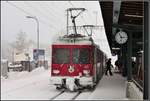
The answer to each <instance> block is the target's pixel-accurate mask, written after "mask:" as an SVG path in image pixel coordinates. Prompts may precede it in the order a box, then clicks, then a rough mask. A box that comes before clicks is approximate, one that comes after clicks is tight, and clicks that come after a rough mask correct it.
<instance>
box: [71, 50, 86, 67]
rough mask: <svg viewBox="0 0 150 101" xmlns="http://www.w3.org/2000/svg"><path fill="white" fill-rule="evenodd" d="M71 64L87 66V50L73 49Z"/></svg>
mask: <svg viewBox="0 0 150 101" xmlns="http://www.w3.org/2000/svg"><path fill="white" fill-rule="evenodd" d="M73 63H75V64H78V63H79V64H88V63H89V50H88V49H87V48H79V49H78V48H76V49H73Z"/></svg>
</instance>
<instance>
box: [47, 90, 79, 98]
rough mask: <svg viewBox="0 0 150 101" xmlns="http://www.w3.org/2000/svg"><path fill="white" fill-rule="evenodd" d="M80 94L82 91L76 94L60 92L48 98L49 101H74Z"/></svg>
mask: <svg viewBox="0 0 150 101" xmlns="http://www.w3.org/2000/svg"><path fill="white" fill-rule="evenodd" d="M81 93H82V91H78V92H68V91H61V92H60V93H58V94H57V95H55V96H54V97H52V98H50V100H58V99H62V100H66V99H67V100H75V99H76V98H77V97H78V96H79V95H80V94H81Z"/></svg>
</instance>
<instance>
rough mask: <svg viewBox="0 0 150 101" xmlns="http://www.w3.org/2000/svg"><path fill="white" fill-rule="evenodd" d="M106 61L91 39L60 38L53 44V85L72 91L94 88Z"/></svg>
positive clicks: (82, 37)
mask: <svg viewBox="0 0 150 101" xmlns="http://www.w3.org/2000/svg"><path fill="white" fill-rule="evenodd" d="M105 60H106V55H105V54H104V53H103V52H102V51H101V50H100V49H99V47H98V46H97V45H96V44H94V42H93V40H92V38H91V37H87V36H82V35H79V34H77V35H73V37H72V36H71V35H70V36H64V37H59V39H58V40H57V41H56V42H54V43H53V44H52V64H51V79H50V80H51V83H52V84H54V85H56V87H57V88H68V89H70V90H71V91H74V90H76V89H79V88H85V87H88V88H93V87H94V86H95V85H96V84H97V82H98V81H99V80H100V78H101V77H102V75H103V72H104V69H103V68H104V66H105Z"/></svg>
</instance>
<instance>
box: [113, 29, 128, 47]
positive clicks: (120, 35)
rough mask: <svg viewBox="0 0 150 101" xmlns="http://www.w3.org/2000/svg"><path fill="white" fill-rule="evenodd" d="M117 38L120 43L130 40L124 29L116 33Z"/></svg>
mask: <svg viewBox="0 0 150 101" xmlns="http://www.w3.org/2000/svg"><path fill="white" fill-rule="evenodd" d="M115 40H116V42H117V43H118V44H124V43H126V42H127V40H128V35H127V33H126V32H124V31H119V32H118V33H116V35H115Z"/></svg>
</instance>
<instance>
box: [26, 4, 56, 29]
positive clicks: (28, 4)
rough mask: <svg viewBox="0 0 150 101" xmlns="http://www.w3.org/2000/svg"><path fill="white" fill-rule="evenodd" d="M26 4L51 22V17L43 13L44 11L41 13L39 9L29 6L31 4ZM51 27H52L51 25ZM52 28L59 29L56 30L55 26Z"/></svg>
mask: <svg viewBox="0 0 150 101" xmlns="http://www.w3.org/2000/svg"><path fill="white" fill-rule="evenodd" d="M24 3H25V4H26V5H27V6H28V7H30V8H32V9H34V11H36V12H39V13H41V15H42V16H43V17H44V18H45V19H46V20H47V19H48V20H49V17H47V15H45V13H43V12H42V11H40V10H38V9H37V8H35V7H33V6H32V5H31V4H29V3H27V2H24ZM49 25H51V24H49ZM51 27H53V28H55V29H57V28H56V27H55V26H53V25H51Z"/></svg>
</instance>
